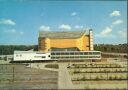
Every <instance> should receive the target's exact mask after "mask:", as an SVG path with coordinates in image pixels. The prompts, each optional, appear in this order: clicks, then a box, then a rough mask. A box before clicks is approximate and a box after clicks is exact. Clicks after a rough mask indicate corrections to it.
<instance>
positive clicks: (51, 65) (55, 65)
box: [45, 64, 59, 69]
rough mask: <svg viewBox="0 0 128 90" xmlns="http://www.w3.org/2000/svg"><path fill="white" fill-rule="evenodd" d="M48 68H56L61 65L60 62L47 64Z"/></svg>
mask: <svg viewBox="0 0 128 90" xmlns="http://www.w3.org/2000/svg"><path fill="white" fill-rule="evenodd" d="M45 67H46V68H55V69H58V68H59V65H58V64H47V65H45Z"/></svg>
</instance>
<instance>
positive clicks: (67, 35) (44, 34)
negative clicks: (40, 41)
mask: <svg viewBox="0 0 128 90" xmlns="http://www.w3.org/2000/svg"><path fill="white" fill-rule="evenodd" d="M83 35H89V30H83V31H74V32H73V31H72V32H71V31H70V32H48V31H40V32H39V38H51V39H73V38H80V37H81V36H83Z"/></svg>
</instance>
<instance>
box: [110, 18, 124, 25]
mask: <svg viewBox="0 0 128 90" xmlns="http://www.w3.org/2000/svg"><path fill="white" fill-rule="evenodd" d="M121 23H123V21H122V20H120V19H119V20H116V21H114V22H113V23H112V24H113V25H117V24H121Z"/></svg>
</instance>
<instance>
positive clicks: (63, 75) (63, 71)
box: [58, 64, 74, 89]
mask: <svg viewBox="0 0 128 90" xmlns="http://www.w3.org/2000/svg"><path fill="white" fill-rule="evenodd" d="M58 89H74V85H73V84H72V81H71V77H70V75H69V72H68V70H67V64H59V80H58Z"/></svg>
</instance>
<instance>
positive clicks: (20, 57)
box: [14, 51, 50, 61]
mask: <svg viewBox="0 0 128 90" xmlns="http://www.w3.org/2000/svg"><path fill="white" fill-rule="evenodd" d="M36 60H38V61H39V60H50V53H42V52H36V51H14V61H36Z"/></svg>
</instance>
